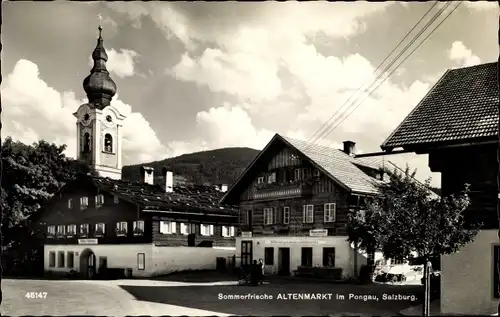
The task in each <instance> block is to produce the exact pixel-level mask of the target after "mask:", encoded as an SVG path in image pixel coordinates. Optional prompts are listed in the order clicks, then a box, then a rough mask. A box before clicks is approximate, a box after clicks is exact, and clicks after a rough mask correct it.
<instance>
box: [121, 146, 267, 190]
mask: <svg viewBox="0 0 500 317" xmlns="http://www.w3.org/2000/svg"><path fill="white" fill-rule="evenodd" d="M259 152H260V151H258V150H255V149H250V148H223V149H216V150H210V151H203V152H196V153H190V154H184V155H181V156H177V157H173V158H167V159H164V160H161V161H156V162H150V163H144V164H137V165H129V166H124V167H123V169H122V177H123V179H126V180H130V181H140V180H141V166H149V167H152V168H154V174H155V176H154V179H155V183H158V184H163V182H164V176H163V175H162V169H163V167H166V168H168V169H169V170H170V171H172V172H173V174H174V182H175V183H176V184H182V183H184V184H192V183H194V184H228V185H231V184H232V183H234V182H235V181H236V179H237V178H238V177H239V176H240V175H241V173H242V172H243V171H244V170H245V169H246V168H247V166H248V165H249V164H250V163H251V162H252V161H253V159H254V158H255V157H256V156H257V154H259Z"/></svg>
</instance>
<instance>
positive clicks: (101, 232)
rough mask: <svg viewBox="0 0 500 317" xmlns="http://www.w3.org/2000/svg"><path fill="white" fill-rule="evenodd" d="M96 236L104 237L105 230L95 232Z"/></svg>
mask: <svg viewBox="0 0 500 317" xmlns="http://www.w3.org/2000/svg"><path fill="white" fill-rule="evenodd" d="M95 236H96V237H102V236H104V231H103V230H96V231H95Z"/></svg>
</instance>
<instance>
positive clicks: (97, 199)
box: [95, 194, 104, 207]
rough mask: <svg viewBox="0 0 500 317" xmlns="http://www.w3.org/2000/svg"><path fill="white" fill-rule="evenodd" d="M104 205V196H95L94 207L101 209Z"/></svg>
mask: <svg viewBox="0 0 500 317" xmlns="http://www.w3.org/2000/svg"><path fill="white" fill-rule="evenodd" d="M103 204H104V195H102V194H99V195H97V196H95V205H96V207H101V206H102V205H103Z"/></svg>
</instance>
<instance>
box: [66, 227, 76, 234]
mask: <svg viewBox="0 0 500 317" xmlns="http://www.w3.org/2000/svg"><path fill="white" fill-rule="evenodd" d="M66 229H67V231H66V232H67V234H68V235H70V236H73V235H75V234H76V225H68V227H67V228H66Z"/></svg>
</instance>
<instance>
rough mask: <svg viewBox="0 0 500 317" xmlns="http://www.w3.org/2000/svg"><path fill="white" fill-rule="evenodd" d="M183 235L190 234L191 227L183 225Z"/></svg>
mask: <svg viewBox="0 0 500 317" xmlns="http://www.w3.org/2000/svg"><path fill="white" fill-rule="evenodd" d="M180 229H181V234H183V235H185V236H187V235H188V234H189V227H188V225H187V224H185V223H181V228H180Z"/></svg>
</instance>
